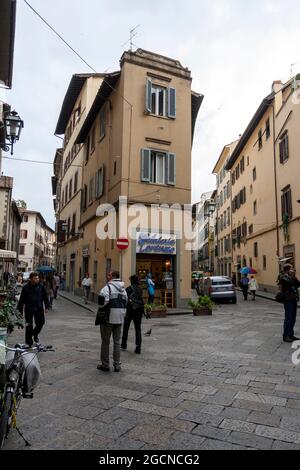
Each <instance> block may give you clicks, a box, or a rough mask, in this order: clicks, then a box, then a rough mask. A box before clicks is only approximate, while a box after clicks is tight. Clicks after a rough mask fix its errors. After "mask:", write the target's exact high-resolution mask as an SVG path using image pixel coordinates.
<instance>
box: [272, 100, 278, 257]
mask: <svg viewBox="0 0 300 470" xmlns="http://www.w3.org/2000/svg"><path fill="white" fill-rule="evenodd" d="M270 106H271V108H272V111H273V156H274V189H275V212H276V256H277V258H279V256H280V252H279V209H278V183H277V169H276V158H277V155H276V143H275V142H276V139H275V108H274V104H270Z"/></svg>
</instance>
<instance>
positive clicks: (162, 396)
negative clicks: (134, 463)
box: [4, 298, 300, 450]
mask: <svg viewBox="0 0 300 470" xmlns="http://www.w3.org/2000/svg"><path fill="white" fill-rule="evenodd" d="M282 319H283V314H282V307H281V306H280V305H277V304H276V303H275V302H271V301H268V300H263V299H259V300H258V301H257V302H256V303H255V304H254V303H253V302H251V301H249V302H247V303H246V302H244V301H242V300H241V298H239V302H238V304H237V305H227V304H226V305H220V307H219V309H218V310H217V311H215V312H214V314H213V317H212V318H207V317H205V318H200V317H193V316H192V315H184V316H172V317H168V318H166V319H153V320H144V322H143V345H142V355H141V356H137V355H135V354H134V353H133V351H134V343H133V340H134V336H133V327H132V328H131V330H130V337H129V345H128V346H129V347H128V351H126V352H122V372H121V373H119V374H116V373H115V372H110V373H107V374H105V373H103V372H99V371H98V370H97V369H96V366H97V363H98V358H99V345H100V340H99V330H98V328H97V327H95V326H94V315H93V314H92V313H89V312H88V311H86V310H84V309H82V308H81V307H79V306H76V305H74V304H72V303H71V302H69V301H67V300H63V299H62V298H59V299H58V300H57V301H56V303H55V306H54V310H53V311H51V312H50V313H49V314H48V317H47V324H46V326H45V328H44V331H43V334H42V335H41V338H40V339H41V341H42V342H43V343H47V344H52V345H53V346H54V348H55V350H56V351H55V353H53V352H50V353H47V354H40V362H41V368H42V373H43V378H42V383H41V385H40V387H39V388H38V389H37V390H36V393H35V397H34V399H33V400H27V401H26V400H23V401H22V403H21V408H20V410H19V414H18V424H19V427H20V429H21V431H22V432H23V433H24V435H25V437H26V439H28V440H29V441H30V443H31V445H32V447H31V448H28V447H25V445H24V442H23V441H22V439H21V438H20V437H19V436H18V434H17V432H16V431H15V430H13V431H12V432H11V434H10V436H9V439H8V441H7V442H6V444H5V446H4V449H79V450H80V449H97V450H107V449H109V450H110V449H145V450H146V449H151V450H153V449H164V450H165V449H168V450H170V449H191V450H192V449H196V450H197V449H199V450H202V449H241V448H253V449H300V424H299V423H300V366H297V367H296V366H294V365H293V363H292V358H291V357H292V353H293V351H292V349H291V345H289V344H284V343H282V336H281V333H282ZM150 328H152V334H151V336H149V337H148V336H145V335H144V333H145V332H146V331H147V330H149V329H150ZM298 332H299V328H298ZM19 338H20V339H21V338H23V333H22V332H17V334H16V335H15V337H14V339H13V341H14V340H15V339H19ZM11 341H12V338H11ZM13 341H12V342H13Z"/></svg>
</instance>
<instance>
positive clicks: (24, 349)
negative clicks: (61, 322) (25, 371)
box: [0, 344, 55, 353]
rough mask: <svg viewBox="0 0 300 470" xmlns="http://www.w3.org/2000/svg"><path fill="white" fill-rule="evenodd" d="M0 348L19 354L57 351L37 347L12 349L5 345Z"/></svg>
mask: <svg viewBox="0 0 300 470" xmlns="http://www.w3.org/2000/svg"><path fill="white" fill-rule="evenodd" d="M0 347H2V348H5V349H6V350H7V351H13V352H19V353H25V352H33V351H37V352H50V351H52V352H55V349H53V347H52V346H35V347H31V348H10V347H8V346H5V344H0Z"/></svg>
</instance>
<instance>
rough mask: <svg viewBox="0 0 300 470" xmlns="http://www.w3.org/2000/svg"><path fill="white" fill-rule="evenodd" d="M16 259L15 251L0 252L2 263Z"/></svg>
mask: <svg viewBox="0 0 300 470" xmlns="http://www.w3.org/2000/svg"><path fill="white" fill-rule="evenodd" d="M15 259H17V253H16V251H9V250H0V260H2V261H12V260H15Z"/></svg>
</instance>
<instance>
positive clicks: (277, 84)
mask: <svg viewBox="0 0 300 470" xmlns="http://www.w3.org/2000/svg"><path fill="white" fill-rule="evenodd" d="M282 88H283V83H282V81H281V80H275V81H274V82H273V84H272V91H273V93H275V98H274V102H275V114H277V113H278V112H279V110H280V109H281V108H282V105H283V96H282Z"/></svg>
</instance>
